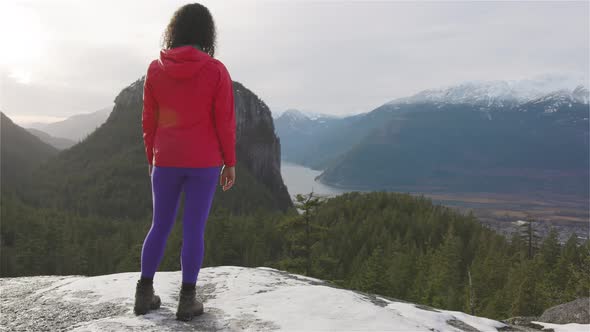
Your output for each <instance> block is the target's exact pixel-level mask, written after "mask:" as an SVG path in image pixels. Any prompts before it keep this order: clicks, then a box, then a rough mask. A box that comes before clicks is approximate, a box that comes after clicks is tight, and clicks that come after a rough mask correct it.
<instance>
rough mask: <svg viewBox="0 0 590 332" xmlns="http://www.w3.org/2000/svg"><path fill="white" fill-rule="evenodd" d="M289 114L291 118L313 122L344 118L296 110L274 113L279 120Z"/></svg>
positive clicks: (274, 117) (274, 116)
mask: <svg viewBox="0 0 590 332" xmlns="http://www.w3.org/2000/svg"><path fill="white" fill-rule="evenodd" d="M284 114H287V115H289V114H290V115H289V116H302V117H306V118H309V119H311V120H316V119H318V118H341V117H342V116H339V115H333V114H326V113H318V112H308V111H301V110H298V109H295V108H290V109H287V110H285V111H283V112H275V113H273V119H278V118H280V117H281V116H282V115H284Z"/></svg>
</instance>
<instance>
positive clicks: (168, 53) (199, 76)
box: [134, 3, 236, 321]
mask: <svg viewBox="0 0 590 332" xmlns="http://www.w3.org/2000/svg"><path fill="white" fill-rule="evenodd" d="M215 35H216V34H215V25H214V22H213V18H212V17H211V14H210V12H209V10H208V9H207V8H206V7H204V6H202V5H200V4H196V3H195V4H188V5H185V6H183V7H181V8H180V9H178V10H177V11H176V12H175V13H174V15H173V16H172V19H171V20H170V23H169V24H168V27H167V29H166V31H165V33H164V41H163V49H162V50H161V51H160V57H159V59H156V60H153V61H152V62H151V64H150V65H149V67H148V70H147V74H146V76H145V82H144V87H143V112H142V127H143V140H144V145H145V153H146V157H147V161H148V164H149V174H150V176H151V183H152V195H153V196H152V198H153V209H154V211H153V220H152V226H151V229H150V231H149V233H148V234H147V236H146V238H145V241H144V244H143V248H142V253H141V276H140V279H139V280H138V281H137V287H136V295H135V307H134V312H135V314H136V315H140V314H145V313H147V312H148V311H149V310H150V309H157V308H159V307H160V297H159V296H158V295H155V293H154V288H153V277H154V274H155V272H156V270H157V268H158V266H159V264H160V261H161V259H162V256H163V254H164V249H165V246H166V240H167V238H168V235H169V233H170V231H171V230H172V226H173V224H174V219H175V216H176V211H177V206H178V203H179V197H180V193H181V191H184V194H185V204H184V215H183V221H182V223H183V242H182V251H181V267H182V286H181V289H180V299H179V302H178V309H177V312H176V317H177V319H179V320H185V321H186V320H191V319H192V318H193V316H195V315H199V314H202V313H203V304H202V303H200V302H198V301H197V300H196V298H195V295H196V290H195V284H196V281H197V276H198V274H199V270H200V268H201V264H202V261H203V256H204V241H203V235H204V232H205V224H206V221H207V217H208V215H209V209H210V207H211V203H212V201H213V196H214V193H215V189H216V185H217V176H220V179H219V181H220V185H222V187H223V191H226V190H228V189H229V188H231V187H232V185H233V184H234V182H235V164H236V155H235V140H236V139H235V131H236V120H235V111H234V96H233V89H232V81H231V78H230V75H229V73H228V71H227V69H226V68H225V66H224V65H223V64H222V63H221V62H220V61H218V60H216V59H214V58H213V56H214V54H215ZM222 167H223V170H222V171H221V169H222ZM220 171H221V175H220Z"/></svg>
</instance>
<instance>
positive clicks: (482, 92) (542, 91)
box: [386, 78, 588, 107]
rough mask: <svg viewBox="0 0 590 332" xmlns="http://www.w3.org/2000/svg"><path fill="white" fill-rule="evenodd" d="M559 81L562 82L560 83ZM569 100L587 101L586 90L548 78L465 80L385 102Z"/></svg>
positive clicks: (507, 103) (484, 104)
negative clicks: (556, 98) (555, 98)
mask: <svg viewBox="0 0 590 332" xmlns="http://www.w3.org/2000/svg"><path fill="white" fill-rule="evenodd" d="M560 84H562V85H560ZM556 96H557V97H558V98H559V99H564V98H565V99H570V100H572V101H575V102H580V103H585V104H588V90H587V89H586V88H585V87H584V86H583V85H582V84H577V85H574V86H572V82H570V81H566V82H557V83H556V82H555V81H554V80H551V79H548V78H547V79H544V80H543V79H540V80H520V81H468V82H464V83H461V84H458V85H453V86H447V87H443V88H438V89H428V90H424V91H421V92H418V93H417V94H415V95H412V96H409V97H404V98H398V99H395V100H393V101H391V102H389V103H387V104H386V105H399V104H417V103H435V104H439V103H444V104H472V105H477V106H481V107H492V106H495V107H513V106H516V105H519V104H523V103H526V102H529V101H532V100H536V99H540V98H554V97H556Z"/></svg>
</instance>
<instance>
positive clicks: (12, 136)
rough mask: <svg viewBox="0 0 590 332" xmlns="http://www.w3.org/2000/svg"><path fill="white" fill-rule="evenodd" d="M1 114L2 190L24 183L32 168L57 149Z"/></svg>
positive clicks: (55, 152)
mask: <svg viewBox="0 0 590 332" xmlns="http://www.w3.org/2000/svg"><path fill="white" fill-rule="evenodd" d="M0 114H1V128H0V129H1V131H0V135H1V140H0V147H1V154H0V155H1V157H0V160H1V169H2V176H1V181H2V191H4V190H5V189H8V188H13V187H16V186H19V185H22V184H23V183H25V182H26V181H27V180H28V179H29V177H30V175H31V172H32V171H33V169H35V168H36V167H38V166H39V165H40V164H41V163H43V162H44V161H46V160H47V159H49V158H51V157H52V156H55V155H56V154H57V153H58V150H57V149H56V148H54V147H52V146H50V145H49V144H47V143H44V142H42V141H41V140H40V139H39V138H38V137H36V136H34V135H32V134H31V133H29V132H28V131H27V130H26V129H24V128H22V127H20V126H18V125H16V124H15V123H14V122H13V121H12V120H11V119H10V118H9V117H8V116H6V114H4V112H0Z"/></svg>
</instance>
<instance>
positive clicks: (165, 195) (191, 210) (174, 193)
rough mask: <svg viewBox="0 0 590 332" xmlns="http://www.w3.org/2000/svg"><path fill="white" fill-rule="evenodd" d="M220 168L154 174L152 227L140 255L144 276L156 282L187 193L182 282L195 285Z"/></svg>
mask: <svg viewBox="0 0 590 332" xmlns="http://www.w3.org/2000/svg"><path fill="white" fill-rule="evenodd" d="M220 171H221V166H214V167H204V168H187V167H163V166H155V165H154V167H153V170H152V177H151V180H152V202H153V210H154V213H153V219H152V227H151V228H150V231H149V232H148V234H147V236H146V238H145V241H144V243H143V248H142V251H141V276H142V277H146V278H153V277H154V274H155V273H156V270H157V269H158V266H159V265H160V261H161V260H162V258H163V256H164V249H165V248H166V241H167V239H168V235H169V234H170V231H172V226H174V220H175V218H176V212H177V210H178V206H179V202H180V199H179V198H180V193H181V192H182V191H183V190H184V197H185V198H184V214H183V219H182V251H181V254H180V264H181V268H182V282H185V283H195V282H196V281H197V276H198V275H199V270H200V269H201V265H202V263H203V257H204V254H205V243H204V233H205V225H206V223H207V218H208V216H209V210H210V208H211V203H212V202H213V196H214V194H215V188H216V185H217V183H218V181H219V174H220Z"/></svg>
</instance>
